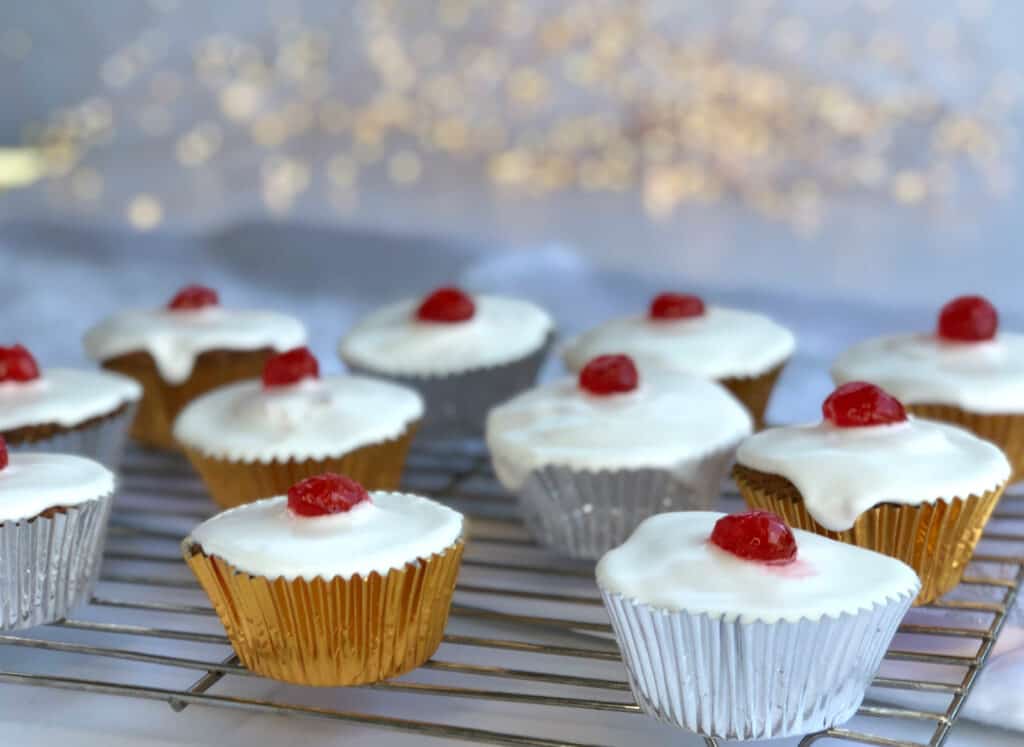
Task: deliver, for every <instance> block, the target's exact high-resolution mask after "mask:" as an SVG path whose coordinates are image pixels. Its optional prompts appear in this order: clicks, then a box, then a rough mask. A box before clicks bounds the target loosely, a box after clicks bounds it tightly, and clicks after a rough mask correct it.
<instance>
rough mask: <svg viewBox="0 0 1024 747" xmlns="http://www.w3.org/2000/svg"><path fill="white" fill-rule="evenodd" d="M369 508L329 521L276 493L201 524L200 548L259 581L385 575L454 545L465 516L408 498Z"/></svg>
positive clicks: (390, 497) (381, 495)
mask: <svg viewBox="0 0 1024 747" xmlns="http://www.w3.org/2000/svg"><path fill="white" fill-rule="evenodd" d="M370 498H371V502H370V503H366V502H363V503H360V504H357V505H356V506H355V507H354V508H352V509H351V510H350V511H347V512H345V513H338V514H329V515H326V516H314V517H306V516H295V515H293V514H292V513H291V511H289V510H288V498H287V497H286V496H283V495H282V496H277V497H276V498H267V499H265V500H262V501H256V502H255V503H248V504H246V505H244V506H239V507H238V508H233V509H231V510H229V511H225V512H224V513H221V514H217V515H216V516H214V517H213V518H212V519H209V520H208V521H205V522H203V523H202V524H200V525H199V526H198V527H196V528H195V529H194V530H193V531H192V534H191V536H190V537H189V538H188V539H187V540H186V541H185V542H186V544H189V543H195V544H197V545H199V546H200V548H201V549H202V551H203V552H204V553H206V554H207V555H216V556H218V557H219V558H221V559H223V560H225V561H227V562H228V563H230V564H231V565H233V566H234V567H235V568H237V569H238V570H240V571H244V572H245V573H249V574H251V575H253V576H265V577H267V578H278V577H282V578H285V579H287V580H293V579H296V578H303V579H306V580H307V581H309V580H312V579H314V578H317V577H318V576H319V577H321V578H324V579H331V578H334V577H335V576H338V577H341V578H345V579H347V578H351V577H352V576H355V575H360V576H363V577H364V578H365V577H366V576H367V575H369V574H370V573H373V572H374V571H376V572H377V573H379V574H381V575H384V574H386V573H387V572H388V571H389V570H391V569H401V568H403V567H404V566H405V565H406V564H407V563H413V562H415V561H416V560H417V559H418V558H428V557H430V556H431V555H433V554H435V553H440V552H443V551H444V550H446V549H447V548H449V547H451V546H452V545H453V544H454V543H455V542H456V540H458V539H459V537H461V535H462V514H460V513H458V512H457V511H453V510H452V509H450V508H448V507H447V506H442V505H441V504H440V503H437V502H435V501H432V500H429V499H427V498H421V497H420V496H416V495H408V494H406V493H387V492H373V493H370Z"/></svg>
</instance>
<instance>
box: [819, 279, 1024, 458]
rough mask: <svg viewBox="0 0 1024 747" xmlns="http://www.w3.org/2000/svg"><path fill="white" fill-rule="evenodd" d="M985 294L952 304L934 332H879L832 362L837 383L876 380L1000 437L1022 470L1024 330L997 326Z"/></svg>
mask: <svg viewBox="0 0 1024 747" xmlns="http://www.w3.org/2000/svg"><path fill="white" fill-rule="evenodd" d="M998 327H999V317H998V314H997V312H996V310H995V308H994V307H993V306H992V304H991V303H989V302H988V301H986V300H985V299H984V298H982V297H980V296H962V297H960V298H956V299H954V300H952V301H950V302H949V303H948V304H946V305H945V306H944V307H943V308H942V311H941V312H940V314H939V320H938V324H937V325H936V330H935V332H934V333H919V334H903V335H893V336H889V337H879V338H876V339H873V340H867V341H866V342H862V343H860V344H858V345H855V346H853V347H852V348H850V349H849V350H847V351H846V352H844V353H843V354H842V355H841V356H839V359H838V360H837V361H836V362H835V365H834V366H833V367H832V377H833V378H834V379H835V381H836V383H837V384H844V383H846V382H848V381H871V382H874V383H876V384H878V385H879V386H881V387H884V388H885V389H887V390H888V391H890V392H892V394H893V395H894V396H896V397H898V398H899V399H900V400H901V401H902V402H903V403H904V404H905V405H906V407H907V409H908V410H909V411H910V412H911V413H913V414H915V415H919V416H921V417H923V418H928V419H930V420H942V421H945V422H947V423H955V424H957V425H961V426H963V427H964V428H967V429H968V430H971V431H973V432H974V433H976V434H977V435H978V436H981V437H982V438H984V439H986V440H988V441H992V442H993V443H995V444H996V445H998V446H999V447H1000V448H1001V449H1002V450H1003V451H1004V452H1006V455H1007V456H1008V457H1009V459H1010V463H1011V464H1012V465H1013V470H1014V476H1015V477H1017V478H1019V477H1021V476H1024V334H1019V333H1013V332H1003V331H999V329H998Z"/></svg>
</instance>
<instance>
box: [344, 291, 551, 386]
mask: <svg viewBox="0 0 1024 747" xmlns="http://www.w3.org/2000/svg"><path fill="white" fill-rule="evenodd" d="M472 298H473V302H474V303H475V305H476V311H475V313H474V314H473V317H472V318H471V319H467V320H466V321H462V322H454V323H447V324H446V323H437V322H425V321H421V320H419V319H417V318H416V308H417V306H418V305H419V303H420V301H419V299H408V300H405V301H400V302H398V303H394V304H391V305H388V306H385V307H384V308H382V309H378V310H377V311H375V312H373V313H372V314H370V315H369V316H367V317H365V318H364V319H362V320H361V321H360V322H359V323H358V324H356V326H355V327H353V328H352V330H351V331H350V332H349V333H348V334H347V335H345V337H344V338H342V340H341V343H340V346H339V353H340V355H341V358H342V360H344V361H345V362H346V363H348V364H350V365H355V366H360V367H363V368H367V369H371V370H374V371H380V372H382V373H387V374H392V375H408V376H431V375H434V376H440V375H444V374H451V373H461V372H463V371H469V370H472V369H475V368H487V367H490V366H498V365H501V364H503V363H510V362H512V361H515V360H518V359H520V358H524V357H526V356H528V355H530V354H531V353H534V352H536V351H537V350H539V349H540V348H541V347H542V346H543V345H544V343H545V341H546V340H547V338H548V336H549V335H550V334H551V333H552V331H553V330H554V322H553V321H552V319H551V316H550V315H549V314H548V313H547V312H546V311H544V309H542V308H540V307H539V306H537V305H536V304H533V303H530V302H529V301H524V300H521V299H518V298H506V297H504V296H489V295H476V296H473V297H472Z"/></svg>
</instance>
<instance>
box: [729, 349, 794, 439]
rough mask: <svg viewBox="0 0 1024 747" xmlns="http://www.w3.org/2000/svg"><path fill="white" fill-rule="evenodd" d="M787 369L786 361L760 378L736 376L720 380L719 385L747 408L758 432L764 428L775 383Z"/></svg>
mask: <svg viewBox="0 0 1024 747" xmlns="http://www.w3.org/2000/svg"><path fill="white" fill-rule="evenodd" d="M785 367H786V361H783V362H782V363H780V364H779V365H777V366H776V367H775V368H772V369H770V370H768V371H766V372H765V373H763V374H760V375H759V376H736V377H731V378H727V379H719V380H718V383H719V384H721V385H722V386H724V387H725V388H726V389H728V390H729V391H730V392H731V393H732V395H733V396H734V397H736V399H738V400H739V401H740V402H742V403H743V406H744V407H746V408H747V410H748V411H749V412H750V416H751V417H752V418H753V419H754V427H755V428H756V429H757V430H760V429H762V428H764V415H765V412H767V410H768V402H769V401H770V400H771V397H772V391H773V390H774V389H775V382H777V381H778V380H779V376H780V375H781V374H782V369H783V368H785Z"/></svg>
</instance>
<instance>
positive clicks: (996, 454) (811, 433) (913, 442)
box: [736, 418, 1010, 532]
mask: <svg viewBox="0 0 1024 747" xmlns="http://www.w3.org/2000/svg"><path fill="white" fill-rule="evenodd" d="M736 461H737V462H739V463H740V464H742V465H744V466H745V467H750V468H751V469H755V470H758V471H759V472H768V473H772V474H776V475H782V476H783V477H785V478H786V479H787V480H789V481H790V482H791V483H793V484H794V485H795V486H796V488H797V490H799V491H800V495H801V497H802V498H803V502H804V505H805V506H806V508H807V512H808V513H810V514H811V516H813V517H814V519H815V520H816V521H817V522H818V523H819V524H821V525H822V526H823V527H825V528H826V529H831V530H833V531H837V532H838V531H842V530H844V529H849V528H850V527H852V526H853V523H854V522H855V521H856V519H857V517H858V516H860V515H861V514H862V513H864V512H865V511H867V510H868V509H870V508H871V507H872V506H875V505H877V504H879V503H898V504H904V505H917V504H920V503H930V502H934V501H938V500H947V501H948V500H952V499H953V498H967V497H968V496H969V495H972V494H974V495H980V494H982V493H984V492H985V491H987V490H992V489H994V488H996V487H998V486H999V485H1002V484H1003V483H1005V482H1006V481H1007V480H1008V479H1009V477H1010V463H1009V462H1008V461H1007V460H1006V457H1005V456H1004V455H1003V453H1002V452H1001V451H1000V450H999V449H998V448H996V447H995V446H993V445H992V444H990V443H989V442H988V441H982V440H981V439H980V438H977V437H976V436H974V435H972V434H971V433H968V432H967V431H965V430H963V429H961V428H956V427H954V426H951V425H946V424H945V423H935V422H932V421H929V420H918V419H916V418H911V419H909V420H908V421H906V422H904V423H897V424H894V425H879V426H866V427H860V428H839V427H836V426H834V425H832V424H831V423H828V422H823V423H819V424H815V425H798V426H790V427H786V428H772V429H769V430H766V431H762V432H761V433H758V434H756V435H754V436H751V437H750V438H749V439H747V440H746V441H744V442H743V443H742V444H740V448H739V450H738V451H737V452H736Z"/></svg>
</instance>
